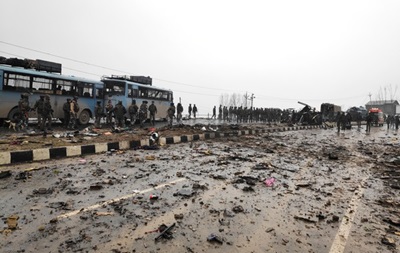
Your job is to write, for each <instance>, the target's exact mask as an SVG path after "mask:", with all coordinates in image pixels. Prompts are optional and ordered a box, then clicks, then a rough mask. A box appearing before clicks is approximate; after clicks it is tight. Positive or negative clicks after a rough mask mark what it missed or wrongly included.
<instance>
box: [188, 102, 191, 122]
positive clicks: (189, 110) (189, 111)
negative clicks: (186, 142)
mask: <svg viewBox="0 0 400 253" xmlns="http://www.w3.org/2000/svg"><path fill="white" fill-rule="evenodd" d="M188 113H189V119H190V117H191V116H192V104H189V107H188Z"/></svg>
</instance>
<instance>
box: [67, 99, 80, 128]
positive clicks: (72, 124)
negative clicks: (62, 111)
mask: <svg viewBox="0 0 400 253" xmlns="http://www.w3.org/2000/svg"><path fill="white" fill-rule="evenodd" d="M69 105H70V110H69V114H70V120H69V128H70V129H76V128H77V120H78V112H79V104H78V97H77V96H75V97H74V99H72V101H71V103H70V104H69Z"/></svg>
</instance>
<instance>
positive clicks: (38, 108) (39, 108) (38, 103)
mask: <svg viewBox="0 0 400 253" xmlns="http://www.w3.org/2000/svg"><path fill="white" fill-rule="evenodd" d="M43 103H44V95H40V98H39V99H38V100H37V101H36V103H35V105H34V106H33V109H34V110H36V113H37V119H38V124H37V128H38V129H41V128H42V112H43Z"/></svg>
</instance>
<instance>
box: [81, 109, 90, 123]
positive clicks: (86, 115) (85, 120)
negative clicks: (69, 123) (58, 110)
mask: <svg viewBox="0 0 400 253" xmlns="http://www.w3.org/2000/svg"><path fill="white" fill-rule="evenodd" d="M78 120H79V124H80V125H87V124H89V120H90V113H89V111H88V110H83V111H82V112H81V114H79V119H78Z"/></svg>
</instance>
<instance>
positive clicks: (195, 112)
mask: <svg viewBox="0 0 400 253" xmlns="http://www.w3.org/2000/svg"><path fill="white" fill-rule="evenodd" d="M196 114H197V106H196V105H193V117H194V118H196Z"/></svg>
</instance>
